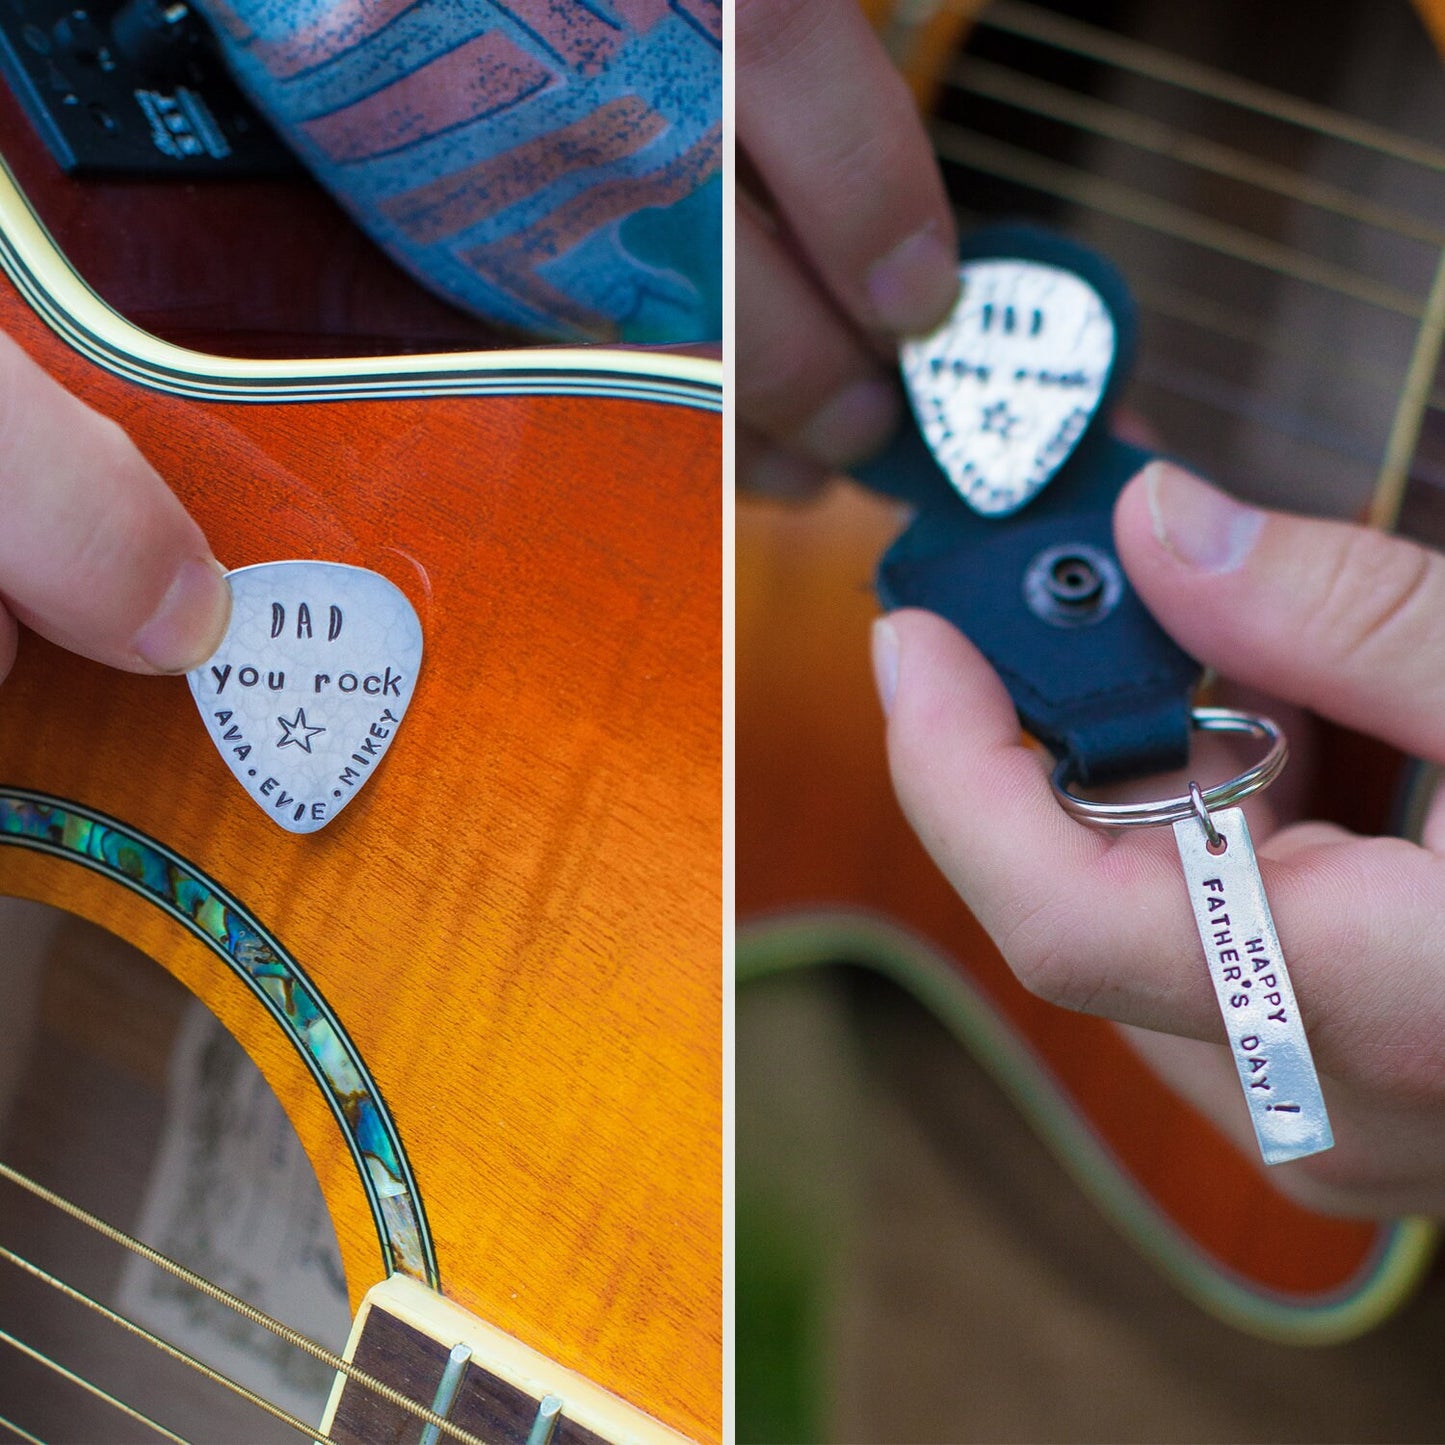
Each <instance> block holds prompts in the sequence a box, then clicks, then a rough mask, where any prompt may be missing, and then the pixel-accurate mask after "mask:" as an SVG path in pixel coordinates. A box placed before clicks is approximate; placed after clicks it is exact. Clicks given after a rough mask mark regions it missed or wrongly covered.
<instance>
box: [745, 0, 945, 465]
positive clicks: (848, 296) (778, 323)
mask: <svg viewBox="0 0 1445 1445" xmlns="http://www.w3.org/2000/svg"><path fill="white" fill-rule="evenodd" d="M736 13H737V59H736V73H737V137H738V145H739V148H740V150H741V151H742V152H743V153H744V154H743V156H742V157H741V158H740V166H739V174H740V177H741V181H740V188H739V194H738V205H737V347H736V354H737V405H738V419H739V428H738V476H739V480H740V481H742V482H743V483H744V484H745V485H751V486H754V487H756V488H759V489H761V490H766V491H771V492H775V493H782V494H798V493H802V492H806V491H807V490H809V489H811V488H812V487H813V486H816V485H817V484H818V483H820V482H821V481H822V480H823V479H824V478H825V477H826V476H827V475H828V474H829V472H830V471H834V470H837V469H838V468H840V467H844V466H847V465H849V464H851V463H854V462H858V461H862V460H864V459H865V458H866V457H867V456H868V455H870V454H871V453H872V452H874V451H876V450H878V448H880V447H881V446H882V445H883V444H884V442H886V441H887V439H888V437H889V435H890V433H891V432H892V430H893V428H894V426H895V425H896V424H897V421H898V417H899V407H900V405H901V398H900V395H899V391H898V387H897V385H896V384H895V382H894V381H893V380H892V378H891V375H890V372H889V369H888V366H887V363H889V362H891V358H892V352H893V348H894V345H895V344H896V341H897V339H898V338H899V337H901V336H908V335H913V334H920V333H923V332H926V331H930V330H932V328H933V327H934V326H936V325H937V324H938V323H939V322H940V321H942V320H943V319H944V317H945V316H947V314H948V312H949V309H950V307H951V306H952V305H953V301H954V298H955V296H956V295H957V292H958V261H957V254H958V251H957V236H956V234H955V230H954V224H953V217H952V215H951V214H950V212H949V209H948V202H947V200H946V198H945V196H944V191H943V182H942V180H941V178H940V176H939V174H938V168H937V166H936V165H935V164H934V161H933V155H932V151H931V149H930V147H929V144H928V139H927V137H926V136H925V135H924V132H923V127H922V124H921V123H920V121H919V118H918V113H917V111H916V109H915V107H914V104H913V100H912V97H911V96H910V95H909V93H908V89H907V87H906V86H905V85H904V83H903V81H902V79H901V78H900V77H899V75H898V73H897V71H896V70H895V69H894V67H893V65H892V63H891V62H890V61H889V59H888V57H887V55H886V53H885V52H884V50H883V47H882V46H881V45H880V44H879V42H878V40H877V39H876V38H875V36H874V35H873V32H872V30H871V29H870V28H869V26H868V23H867V21H866V20H865V19H864V18H863V14H862V12H861V11H860V10H859V9H858V7H857V5H856V4H855V3H853V0H739V3H738V5H737V12H736ZM749 192H751V193H752V194H749Z"/></svg>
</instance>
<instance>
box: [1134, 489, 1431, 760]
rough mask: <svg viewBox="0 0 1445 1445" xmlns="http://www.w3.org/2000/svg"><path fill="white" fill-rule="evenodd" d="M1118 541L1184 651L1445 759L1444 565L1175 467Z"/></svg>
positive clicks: (1419, 551) (1421, 552) (1423, 551)
mask: <svg viewBox="0 0 1445 1445" xmlns="http://www.w3.org/2000/svg"><path fill="white" fill-rule="evenodd" d="M1114 532H1115V543H1116V545H1117V547H1118V550H1119V558H1120V560H1121V561H1122V562H1123V564H1124V569H1125V571H1127V572H1128V574H1129V579H1130V581H1131V582H1133V584H1134V586H1135V588H1136V589H1137V590H1138V592H1139V595H1140V597H1141V598H1142V599H1143V601H1144V604H1145V606H1146V607H1148V608H1149V610H1150V611H1151V612H1152V613H1153V614H1154V616H1155V617H1157V618H1158V620H1159V622H1160V624H1161V625H1162V626H1163V627H1164V629H1165V630H1166V631H1167V632H1169V633H1170V635H1171V636H1173V637H1174V638H1175V640H1176V641H1177V642H1178V643H1179V644H1180V646H1181V647H1183V648H1184V649H1185V650H1186V651H1187V652H1189V653H1191V654H1192V655H1193V656H1195V657H1196V658H1198V659H1199V660H1200V661H1201V662H1203V663H1206V664H1208V665H1209V666H1211V667H1214V668H1216V669H1218V671H1220V672H1221V673H1223V674H1225V675H1226V676H1228V677H1230V678H1233V679H1234V680H1236V681H1238V682H1243V683H1246V684H1248V685H1249V686H1252V687H1257V688H1260V689H1262V690H1264V691H1265V692H1267V693H1269V694H1271V695H1273V696H1275V697H1281V698H1284V699H1287V700H1288V701H1290V702H1295V703H1299V704H1301V705H1302V706H1304V707H1308V708H1310V709H1312V710H1313V711H1315V712H1318V713H1320V714H1321V715H1323V716H1325V717H1329V718H1332V719H1334V720H1335V721H1336V722H1340V723H1343V724H1344V725H1346V726H1347V727H1352V728H1355V729H1357V730H1359V731H1362V732H1368V733H1372V734H1374V735H1376V736H1378V737H1381V738H1384V739H1385V740H1386V741H1388V742H1391V743H1393V744H1395V745H1396V746H1397V747H1399V748H1402V749H1403V750H1405V751H1406V752H1410V753H1414V754H1417V755H1419V756H1422V757H1428V758H1433V759H1435V760H1436V761H1442V760H1445V721H1442V719H1445V558H1442V557H1441V556H1440V555H1439V554H1438V553H1435V552H1432V551H1430V550H1428V549H1427V548H1424V547H1421V546H1418V545H1417V544H1415V543H1413V542H1407V541H1404V540H1403V539H1400V538H1397V537H1389V536H1386V535H1384V534H1383V533H1380V532H1375V531H1372V530H1370V529H1369V528H1366V527H1357V526H1351V525H1349V524H1348V523H1345V522H1334V521H1322V520H1319V519H1317V518H1311V517H1297V516H1291V515H1289V514H1288V513H1284V512H1268V511H1262V510H1259V509H1256V508H1254V507H1248V506H1245V505H1244V504H1243V503H1240V502H1237V501H1235V500H1234V499H1233V498H1231V497H1229V496H1227V495H1226V494H1225V493H1223V492H1221V491H1219V490H1218V489H1217V488H1215V487H1212V486H1210V485H1208V484H1207V483H1205V482H1203V481H1200V480H1199V478H1197V477H1194V476H1192V475H1190V474H1189V473H1188V472H1185V471H1183V470H1182V469H1180V468H1178V467H1175V466H1172V465H1170V464H1169V463H1166V462H1153V463H1151V464H1150V465H1149V466H1147V467H1145V468H1144V470H1143V471H1142V472H1140V473H1139V475H1138V476H1137V477H1135V478H1134V479H1133V480H1132V481H1131V482H1130V483H1129V484H1128V486H1126V487H1125V488H1124V491H1123V493H1122V494H1121V495H1120V497H1119V501H1118V504H1117V506H1116V509H1115V513H1114Z"/></svg>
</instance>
